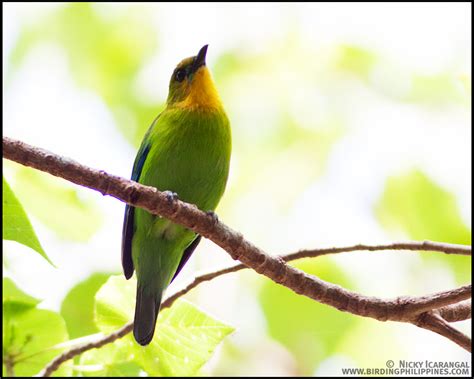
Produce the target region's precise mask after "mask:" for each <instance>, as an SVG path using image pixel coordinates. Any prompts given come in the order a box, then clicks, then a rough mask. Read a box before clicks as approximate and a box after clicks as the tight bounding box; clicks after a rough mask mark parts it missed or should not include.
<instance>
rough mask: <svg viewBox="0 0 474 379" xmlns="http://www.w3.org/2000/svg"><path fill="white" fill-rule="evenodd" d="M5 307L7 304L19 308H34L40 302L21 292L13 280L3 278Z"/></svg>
mask: <svg viewBox="0 0 474 379" xmlns="http://www.w3.org/2000/svg"><path fill="white" fill-rule="evenodd" d="M2 293H3V306H4V307H5V306H6V305H7V304H10V305H15V306H17V307H19V308H25V309H27V308H34V307H36V305H37V304H38V303H39V302H40V301H39V300H38V299H35V298H34V297H32V296H30V295H27V294H26V293H24V292H23V291H22V290H20V289H19V288H18V287H17V286H16V285H15V283H14V282H13V280H11V279H10V278H3V290H2Z"/></svg>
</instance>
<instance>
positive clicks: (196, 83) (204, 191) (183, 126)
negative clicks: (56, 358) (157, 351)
mask: <svg viewBox="0 0 474 379" xmlns="http://www.w3.org/2000/svg"><path fill="white" fill-rule="evenodd" d="M206 52H207V45H205V46H204V47H203V48H201V50H200V51H199V53H198V54H197V55H196V56H194V57H190V58H186V59H184V60H182V61H181V62H180V63H179V64H178V66H177V67H176V69H175V70H174V71H173V75H172V76H171V80H170V84H169V94H168V99H167V101H166V108H165V109H164V111H163V112H162V113H161V114H160V115H159V116H158V117H157V118H156V119H155V120H154V121H153V123H152V125H151V126H150V128H149V129H148V131H147V132H146V134H145V137H144V139H143V141H142V143H141V146H140V149H139V150H138V153H137V156H136V158H135V163H134V165H133V171H132V180H134V181H137V182H139V183H141V184H144V185H148V186H153V187H156V188H157V189H158V190H160V191H168V192H167V196H169V198H170V200H173V199H174V198H175V197H176V196H178V197H179V198H180V199H181V200H183V201H186V202H188V203H192V204H196V205H197V207H198V208H199V209H201V210H203V211H206V212H213V211H214V209H215V208H216V207H217V204H218V203H219V201H220V199H221V197H222V195H223V193H224V190H225V187H226V182H227V177H228V174H229V163H230V154H231V130H230V124H229V119H228V118H227V115H226V113H225V111H224V107H223V105H222V102H221V100H220V98H219V94H218V93H217V90H216V87H215V86H214V83H213V81H212V78H211V74H210V72H209V70H208V69H207V67H206ZM212 214H213V213H212ZM200 239H201V237H200V236H199V235H197V234H196V233H194V232H193V231H191V230H188V229H186V228H184V227H182V226H180V225H177V224H174V223H172V222H171V221H169V220H167V219H165V218H162V217H159V216H156V215H153V214H151V213H149V212H147V211H145V210H143V209H140V208H134V207H132V206H130V205H127V206H126V207H125V219H124V223H123V233H122V266H123V271H124V274H125V277H126V278H127V279H129V278H130V277H131V276H132V275H133V271H134V270H135V271H136V274H137V298H136V305H135V318H134V326H133V335H134V337H135V340H136V341H137V342H138V343H139V344H141V345H147V344H149V343H150V341H151V340H152V338H153V334H154V332H155V325H156V318H157V316H158V312H159V310H160V305H161V299H162V297H163V293H164V291H165V290H166V288H167V287H168V286H169V284H170V283H171V281H172V280H173V279H174V278H175V277H176V275H177V274H178V273H179V271H180V270H181V269H182V268H183V266H184V264H185V263H186V262H187V260H188V259H189V257H190V256H191V254H192V253H193V251H194V250H195V249H196V246H197V245H198V244H199V241H200Z"/></svg>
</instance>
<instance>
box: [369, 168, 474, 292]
mask: <svg viewBox="0 0 474 379" xmlns="http://www.w3.org/2000/svg"><path fill="white" fill-rule="evenodd" d="M375 213H376V216H377V218H378V219H379V221H380V223H381V224H382V225H383V226H384V227H385V228H387V229H388V230H389V231H391V232H392V233H393V234H394V236H396V237H400V236H403V237H405V236H407V237H409V238H412V239H415V240H434V241H443V242H448V243H458V244H463V245H470V244H471V241H472V240H471V238H472V237H471V230H470V228H468V227H467V226H466V225H465V224H464V222H463V220H462V218H461V215H460V212H459V209H458V206H457V203H456V199H455V197H454V196H453V195H452V194H451V193H450V192H448V191H446V190H445V189H443V188H441V187H440V186H438V185H437V184H436V183H435V182H433V181H432V180H431V179H430V178H429V177H428V176H426V174H424V173H423V172H421V171H419V170H414V171H411V172H409V173H406V174H402V175H399V176H394V177H390V178H388V179H387V182H386V185H385V190H384V192H383V194H382V197H381V198H380V199H379V201H378V203H377V205H376V207H375ZM421 256H422V258H423V259H425V260H427V261H430V260H432V261H439V260H442V261H443V262H444V264H449V265H451V266H452V268H453V270H454V273H455V275H456V279H457V281H458V282H460V283H466V282H468V281H470V280H471V265H470V262H469V260H470V259H471V258H470V257H465V256H457V255H453V256H449V257H445V256H442V255H440V254H435V253H432V254H422V255H421Z"/></svg>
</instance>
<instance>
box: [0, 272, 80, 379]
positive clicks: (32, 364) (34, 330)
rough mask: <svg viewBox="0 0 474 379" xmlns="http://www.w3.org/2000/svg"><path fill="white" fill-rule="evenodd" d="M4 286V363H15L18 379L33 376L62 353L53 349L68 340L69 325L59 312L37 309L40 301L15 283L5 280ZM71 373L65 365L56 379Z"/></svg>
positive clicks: (56, 374)
mask: <svg viewBox="0 0 474 379" xmlns="http://www.w3.org/2000/svg"><path fill="white" fill-rule="evenodd" d="M3 284H4V289H3V362H5V360H6V359H10V360H12V361H13V363H14V373H15V376H33V375H35V374H37V373H38V372H39V371H40V370H41V369H43V368H44V366H46V364H47V363H49V362H50V361H51V360H52V359H53V358H54V357H55V356H56V355H57V354H58V353H60V352H61V349H57V348H53V347H54V345H56V344H58V343H61V342H64V341H67V340H68V334H67V331H66V325H65V323H64V320H63V319H62V317H61V316H60V315H59V314H57V313H56V312H52V311H47V310H43V309H37V308H36V305H37V303H38V301H37V300H36V299H34V298H32V297H31V296H29V295H27V294H25V293H24V292H23V291H21V290H20V289H19V288H17V287H16V286H15V284H14V283H13V281H11V280H9V279H7V280H5V279H4V280H3ZM70 373H71V371H70V367H69V366H68V365H64V366H63V367H61V368H60V370H58V371H57V372H56V373H55V376H64V375H70ZM5 375H6V367H5V363H4V364H3V376H5Z"/></svg>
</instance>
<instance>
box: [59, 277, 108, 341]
mask: <svg viewBox="0 0 474 379" xmlns="http://www.w3.org/2000/svg"><path fill="white" fill-rule="evenodd" d="M109 276H110V274H103V273H94V274H92V275H91V276H89V277H88V278H87V279H86V280H84V281H82V282H80V283H78V284H76V285H75V286H74V287H73V288H72V289H71V290H70V291H69V292H68V294H67V295H66V297H65V298H64V300H63V302H62V304H61V316H63V318H64V321H66V326H67V330H68V333H69V336H70V337H71V338H77V337H82V336H85V335H87V334H94V333H97V332H99V328H97V326H96V325H95V322H94V299H95V294H96V292H97V291H98V290H99V288H100V287H101V286H102V285H103V284H104V283H105V282H106V281H107V279H108V278H109Z"/></svg>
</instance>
